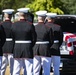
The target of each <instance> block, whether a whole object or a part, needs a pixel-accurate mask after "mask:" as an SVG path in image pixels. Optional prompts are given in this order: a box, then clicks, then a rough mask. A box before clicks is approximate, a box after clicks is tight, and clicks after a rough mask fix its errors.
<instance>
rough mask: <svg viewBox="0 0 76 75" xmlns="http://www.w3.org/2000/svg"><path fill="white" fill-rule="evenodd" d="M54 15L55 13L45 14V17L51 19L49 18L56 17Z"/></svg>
mask: <svg viewBox="0 0 76 75" xmlns="http://www.w3.org/2000/svg"><path fill="white" fill-rule="evenodd" d="M56 15H57V14H56V13H47V14H46V16H47V17H51V18H54V17H56Z"/></svg>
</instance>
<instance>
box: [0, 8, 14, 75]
mask: <svg viewBox="0 0 76 75" xmlns="http://www.w3.org/2000/svg"><path fill="white" fill-rule="evenodd" d="M2 12H3V20H4V21H3V23H2V26H3V28H4V31H5V34H6V42H5V44H4V46H3V58H2V66H1V75H5V71H6V67H7V65H8V63H9V65H10V75H12V71H13V40H12V38H11V26H12V22H11V19H12V17H13V12H14V10H13V9H4V10H3V11H2Z"/></svg>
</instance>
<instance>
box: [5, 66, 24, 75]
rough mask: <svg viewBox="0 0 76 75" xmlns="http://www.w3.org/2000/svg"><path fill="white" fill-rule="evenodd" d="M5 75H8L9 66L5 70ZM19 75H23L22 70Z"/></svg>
mask: <svg viewBox="0 0 76 75" xmlns="http://www.w3.org/2000/svg"><path fill="white" fill-rule="evenodd" d="M5 75H10V69H9V66H7V69H6V72H5ZM20 75H23V70H21V72H20Z"/></svg>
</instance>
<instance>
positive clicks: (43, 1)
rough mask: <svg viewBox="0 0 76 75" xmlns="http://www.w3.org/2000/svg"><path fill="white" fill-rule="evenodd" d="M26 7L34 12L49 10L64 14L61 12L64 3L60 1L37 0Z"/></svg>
mask: <svg viewBox="0 0 76 75" xmlns="http://www.w3.org/2000/svg"><path fill="white" fill-rule="evenodd" d="M26 7H29V8H31V10H32V11H34V12H36V11H38V10H47V11H48V12H54V13H58V14H64V12H63V11H62V10H61V7H62V2H61V1H60V0H35V1H34V2H32V4H28V5H27V6H26Z"/></svg>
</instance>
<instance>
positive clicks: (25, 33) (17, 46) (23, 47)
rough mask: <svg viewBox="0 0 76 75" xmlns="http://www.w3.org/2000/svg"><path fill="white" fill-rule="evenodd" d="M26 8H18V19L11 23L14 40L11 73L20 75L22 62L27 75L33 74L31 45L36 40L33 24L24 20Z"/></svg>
mask: <svg viewBox="0 0 76 75" xmlns="http://www.w3.org/2000/svg"><path fill="white" fill-rule="evenodd" d="M28 10H29V9H28V8H20V9H18V10H17V11H19V20H20V21H18V22H15V23H13V25H12V28H11V30H12V38H13V40H14V42H15V43H14V52H13V53H14V69H13V75H20V69H21V66H22V64H21V63H22V62H24V64H25V66H26V72H27V75H33V49H32V48H33V46H34V44H35V41H36V32H35V28H34V25H33V24H32V23H30V22H28V21H27V20H26V17H27V13H28Z"/></svg>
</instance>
